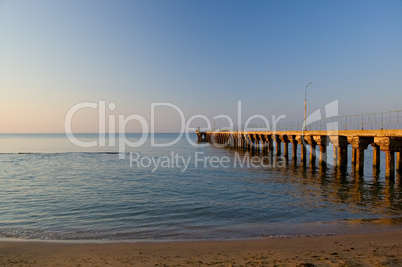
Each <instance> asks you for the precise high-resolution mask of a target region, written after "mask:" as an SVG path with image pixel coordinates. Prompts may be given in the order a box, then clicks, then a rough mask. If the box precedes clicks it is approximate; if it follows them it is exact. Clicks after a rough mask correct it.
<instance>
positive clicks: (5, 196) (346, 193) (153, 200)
mask: <svg viewBox="0 0 402 267" xmlns="http://www.w3.org/2000/svg"><path fill="white" fill-rule="evenodd" d="M177 136H178V135H177V134H155V136H154V142H155V143H159V144H161V143H165V144H166V143H168V142H171V141H174V140H175V139H176V137H177ZM140 137H141V135H139V134H130V135H128V138H129V140H131V141H132V142H134V141H138V140H139V138H140ZM78 138H79V139H80V140H81V141H93V140H98V135H96V134H80V135H78ZM190 138H191V140H192V141H193V142H195V141H196V139H197V138H196V135H195V134H191V135H190ZM115 143H116V146H103V147H92V148H82V147H78V146H75V145H73V144H72V143H71V142H70V141H69V140H68V139H67V137H66V136H65V135H64V134H1V135H0V238H23V239H52V240H70V239H73V240H94V239H96V240H143V239H147V240H151V239H152V240H182V239H186V240H187V239H196V240H198V239H239V238H255V237H263V236H273V235H317V234H333V233H335V234H336V233H355V232H370V231H389V230H395V229H401V228H402V227H401V225H402V185H401V179H400V178H399V177H398V176H397V177H396V178H395V179H394V180H388V179H385V178H384V169H383V167H384V158H383V157H384V155H382V159H381V160H382V161H381V164H382V166H381V167H382V169H380V172H379V174H377V173H376V172H373V169H372V167H371V166H372V163H371V162H372V150H366V153H365V156H366V157H365V173H364V176H363V177H360V178H359V177H356V176H355V175H354V173H353V171H351V168H350V164H349V167H348V169H346V170H344V171H338V170H337V169H336V168H334V167H333V165H332V161H333V158H332V151H331V146H329V147H328V164H327V165H326V167H323V168H320V167H318V164H317V163H316V166H315V167H312V166H309V164H307V166H306V167H301V166H300V162H296V163H293V162H292V161H291V160H290V161H289V162H288V164H287V165H286V166H283V164H282V165H281V166H275V165H277V163H279V162H280V160H281V159H280V158H279V159H278V158H276V159H275V158H271V159H268V158H267V157H265V158H263V159H264V160H263V161H262V162H263V163H264V166H260V167H255V166H251V165H249V166H247V163H248V160H250V159H254V162H258V158H260V159H262V156H261V155H260V156H258V155H257V156H255V157H257V158H253V155H249V156H248V155H247V154H244V153H243V152H240V151H238V150H232V149H227V148H216V147H213V146H210V145H209V146H206V147H201V146H193V145H191V144H190V143H189V142H188V141H187V139H186V138H185V137H183V138H182V139H180V141H178V142H177V143H176V144H174V145H171V146H168V147H152V146H151V138H150V136H149V138H148V139H147V141H146V142H145V143H144V144H143V145H142V146H140V147H137V148H131V147H126V148H125V153H124V154H119V153H117V152H118V150H119V148H118V146H117V144H118V143H119V139H116V140H115ZM106 144H108V139H106ZM299 150H300V149H299ZM289 151H290V152H291V150H290V149H289ZM130 152H131V155H130ZM116 153H117V154H116ZM349 153H351V152H350V151H349ZM123 155H124V156H125V159H120V158H119V156H123ZM158 159H159V165H157V163H158ZM349 159H350V155H349ZM219 160H222V162H219ZM317 161H318V159H317ZM242 164H243V166H242Z"/></svg>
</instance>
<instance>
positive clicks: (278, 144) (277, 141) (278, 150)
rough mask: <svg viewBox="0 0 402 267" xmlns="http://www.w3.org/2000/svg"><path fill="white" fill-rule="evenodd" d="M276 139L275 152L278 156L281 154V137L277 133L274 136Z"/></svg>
mask: <svg viewBox="0 0 402 267" xmlns="http://www.w3.org/2000/svg"><path fill="white" fill-rule="evenodd" d="M273 139H274V140H275V145H276V146H275V154H276V155H277V156H278V155H280V154H281V140H280V139H279V136H277V135H275V136H274V138H273Z"/></svg>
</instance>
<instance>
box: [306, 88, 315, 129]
mask: <svg viewBox="0 0 402 267" xmlns="http://www.w3.org/2000/svg"><path fill="white" fill-rule="evenodd" d="M312 83H313V82H310V83H309V84H307V85H306V87H305V88H304V130H305V131H306V130H307V125H306V119H307V87H309V86H310V85H311V84H312Z"/></svg>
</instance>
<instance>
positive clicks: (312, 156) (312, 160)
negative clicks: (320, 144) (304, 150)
mask: <svg viewBox="0 0 402 267" xmlns="http://www.w3.org/2000/svg"><path fill="white" fill-rule="evenodd" d="M304 139H305V140H306V141H307V143H308V144H309V145H310V165H311V166H314V165H315V158H316V157H315V147H316V145H317V142H316V141H315V140H314V137H313V136H311V135H309V136H305V137H304Z"/></svg>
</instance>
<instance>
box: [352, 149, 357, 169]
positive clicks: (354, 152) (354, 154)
mask: <svg viewBox="0 0 402 267" xmlns="http://www.w3.org/2000/svg"><path fill="white" fill-rule="evenodd" d="M356 150H357V149H356V148H352V166H353V167H354V166H355V165H356V152H357V151H356Z"/></svg>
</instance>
